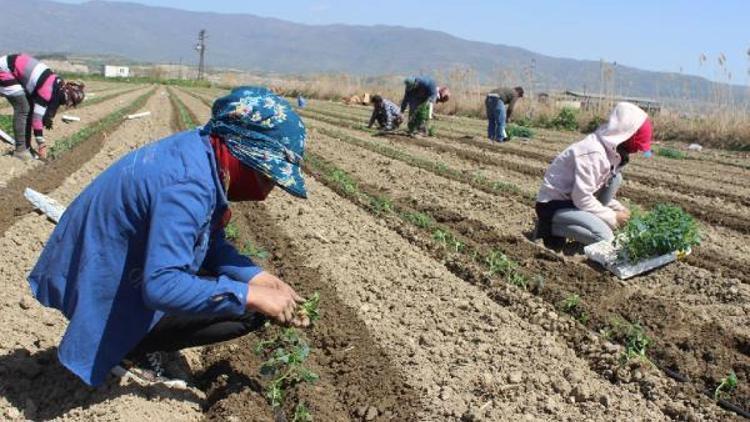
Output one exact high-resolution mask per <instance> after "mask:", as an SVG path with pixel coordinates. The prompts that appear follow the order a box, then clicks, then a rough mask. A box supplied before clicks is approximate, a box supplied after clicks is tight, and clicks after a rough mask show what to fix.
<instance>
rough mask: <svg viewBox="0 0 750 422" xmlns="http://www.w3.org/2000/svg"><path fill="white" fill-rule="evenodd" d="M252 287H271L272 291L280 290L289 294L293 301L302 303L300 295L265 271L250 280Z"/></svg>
mask: <svg viewBox="0 0 750 422" xmlns="http://www.w3.org/2000/svg"><path fill="white" fill-rule="evenodd" d="M252 286H263V287H271V288H274V289H278V290H282V291H284V292H286V293H288V294H290V295H291V296H292V297H293V298H294V300H295V301H297V302H304V299H303V298H302V297H301V296H300V295H298V294H297V292H295V291H294V289H292V288H291V286H289V285H288V284H286V283H284V282H283V281H282V280H281V279H279V278H278V277H276V276H274V275H271V274H269V273H267V272H265V271H263V272H261V273H259V274H258V275H256V276H255V277H253V278H252V279H251V280H250V287H252Z"/></svg>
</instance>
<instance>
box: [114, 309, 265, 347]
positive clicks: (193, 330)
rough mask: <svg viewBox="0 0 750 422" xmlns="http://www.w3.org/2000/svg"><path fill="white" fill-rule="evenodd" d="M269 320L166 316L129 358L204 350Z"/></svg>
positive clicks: (255, 316) (246, 316) (256, 316)
mask: <svg viewBox="0 0 750 422" xmlns="http://www.w3.org/2000/svg"><path fill="white" fill-rule="evenodd" d="M265 322H266V317H265V316H263V315H261V314H258V313H255V312H246V313H245V314H243V315H241V316H220V317H216V316H182V315H165V316H164V317H163V318H162V319H161V320H160V321H159V322H158V323H156V325H155V326H154V328H152V329H151V331H149V333H148V334H147V335H146V337H144V338H143V340H141V342H140V343H139V344H138V346H136V347H135V349H133V350H132V351H131V352H130V353H129V354H128V356H129V357H137V356H143V355H145V354H146V353H150V352H156V351H162V352H174V351H177V350H181V349H185V348H188V347H195V346H205V345H207V344H214V343H219V342H222V341H227V340H231V339H234V338H237V337H242V336H244V335H245V334H247V333H249V332H251V331H255V330H257V329H258V328H260V327H262V326H263V324H264V323H265Z"/></svg>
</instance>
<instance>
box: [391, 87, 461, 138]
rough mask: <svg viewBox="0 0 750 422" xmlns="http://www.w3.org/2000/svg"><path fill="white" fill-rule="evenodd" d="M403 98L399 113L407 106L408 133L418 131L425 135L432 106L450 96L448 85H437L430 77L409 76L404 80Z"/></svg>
mask: <svg viewBox="0 0 750 422" xmlns="http://www.w3.org/2000/svg"><path fill="white" fill-rule="evenodd" d="M404 86H405V89H404V99H403V100H401V113H404V112H405V111H406V108H407V107H408V108H409V123H408V125H407V126H408V128H409V133H410V134H414V133H415V132H419V133H421V134H423V135H427V134H428V132H429V127H428V126H429V121H430V120H431V119H432V108H433V105H434V104H435V103H436V102H437V103H444V102H446V101H448V99H449V98H450V95H451V92H450V90H449V89H448V87H438V86H437V84H436V83H435V81H434V80H433V79H432V78H428V77H421V76H420V77H411V78H406V79H405V80H404Z"/></svg>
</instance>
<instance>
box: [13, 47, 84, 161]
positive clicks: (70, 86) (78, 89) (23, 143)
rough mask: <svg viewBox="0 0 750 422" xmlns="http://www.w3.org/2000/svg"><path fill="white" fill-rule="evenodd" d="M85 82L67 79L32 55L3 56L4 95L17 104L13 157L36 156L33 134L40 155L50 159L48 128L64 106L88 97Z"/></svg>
mask: <svg viewBox="0 0 750 422" xmlns="http://www.w3.org/2000/svg"><path fill="white" fill-rule="evenodd" d="M84 88H85V87H84V85H83V83H81V82H66V81H63V80H62V78H60V77H59V76H58V75H56V74H55V73H54V72H52V70H51V69H50V68H49V67H47V65H45V64H44V63H42V62H40V61H39V60H37V59H35V58H33V57H31V56H29V55H28V54H11V55H8V56H1V57H0V97H6V98H7V99H8V101H9V102H10V104H11V105H12V106H13V134H14V136H15V137H16V150H15V151H14V152H13V156H14V157H16V158H20V159H21V160H24V161H25V160H30V159H31V158H32V155H31V152H30V151H29V148H30V147H31V135H32V134H33V135H34V139H35V140H36V144H37V150H36V152H37V154H38V155H39V157H40V158H47V144H46V143H45V141H44V128H47V129H52V121H53V119H54V118H55V114H57V110H58V108H59V107H60V106H61V105H64V106H66V107H75V106H77V105H78V104H80V103H81V101H83V99H84V96H85V94H84Z"/></svg>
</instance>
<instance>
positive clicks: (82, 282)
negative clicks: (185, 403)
mask: <svg viewBox="0 0 750 422" xmlns="http://www.w3.org/2000/svg"><path fill="white" fill-rule="evenodd" d="M227 207H228V202H227V199H226V197H225V195H224V191H223V189H222V186H221V183H220V181H219V178H218V172H217V169H216V160H215V158H214V153H213V149H212V148H211V146H210V144H209V142H208V140H207V139H205V138H202V137H201V136H200V135H199V134H198V131H197V130H193V131H188V132H183V133H179V134H176V135H173V136H171V137H168V138H165V139H163V140H161V141H158V142H155V143H153V144H150V145H147V146H145V147H142V148H140V149H137V150H135V151H133V152H131V153H129V154H127V155H126V156H124V157H123V158H121V159H120V160H119V161H117V162H116V163H114V164H113V165H112V166H111V167H109V168H108V169H107V170H105V171H104V172H103V173H101V174H100V175H99V176H98V177H97V178H96V179H95V180H94V181H93V182H92V183H91V184H90V185H89V186H88V187H87V188H86V189H85V190H84V191H83V192H82V193H81V194H80V195H79V196H78V197H77V198H76V199H75V200H74V201H73V203H72V204H70V206H69V207H68V208H67V210H66V211H65V213H64V214H63V216H62V219H61V220H60V223H59V224H58V225H57V227H56V228H55V230H54V232H53V233H52V236H51V237H50V239H49V241H48V242H47V244H46V246H45V248H44V251H43V252H42V255H41V257H40V258H39V261H38V262H37V264H36V266H35V267H34V269H33V271H32V272H31V274H30V276H29V283H30V284H31V289H32V291H33V293H34V296H35V297H36V298H37V299H38V300H39V301H40V302H41V303H42V304H44V305H45V306H49V307H53V308H56V309H59V310H60V311H61V312H62V313H63V314H64V315H65V316H66V317H67V318H68V320H69V321H70V323H69V325H68V328H67V330H66V332H65V335H64V336H63V339H62V342H61V343H60V347H59V350H58V357H59V359H60V362H61V363H62V364H63V365H65V366H66V367H67V368H68V369H70V370H71V371H72V372H73V373H75V374H76V375H78V376H79V377H80V378H81V379H82V380H83V381H85V382H86V383H87V384H89V385H97V384H99V383H101V382H103V381H104V380H105V379H106V376H107V374H108V373H109V371H110V370H111V369H112V368H113V367H114V366H115V365H117V364H118V363H119V362H120V361H121V360H122V359H123V357H125V355H126V354H127V353H128V352H129V351H130V350H132V349H133V348H134V347H135V346H136V345H137V344H138V343H139V342H140V341H141V339H143V337H145V335H146V334H147V333H148V331H149V330H150V329H151V328H152V327H153V326H154V325H155V324H156V323H157V322H158V321H159V319H160V318H161V317H162V316H163V315H164V314H165V313H167V314H206V315H221V314H235V315H240V314H242V313H243V312H244V310H245V303H246V297H247V292H248V284H247V282H248V281H249V280H250V279H251V278H252V277H254V276H255V275H257V274H258V273H259V272H260V271H261V269H260V268H259V267H257V266H256V265H255V264H254V263H253V262H252V261H251V260H250V259H248V258H246V257H244V256H242V255H240V254H239V253H238V252H237V251H236V249H235V248H234V247H233V246H232V245H230V244H229V243H227V242H226V240H225V238H224V231H223V229H221V228H220V224H219V222H220V220H221V217H222V215H223V214H224V211H225V210H226V209H227ZM200 268H204V269H206V270H207V271H209V272H211V273H213V274H216V277H213V278H207V277H199V276H197V275H196V274H197V273H198V270H199V269H200Z"/></svg>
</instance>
